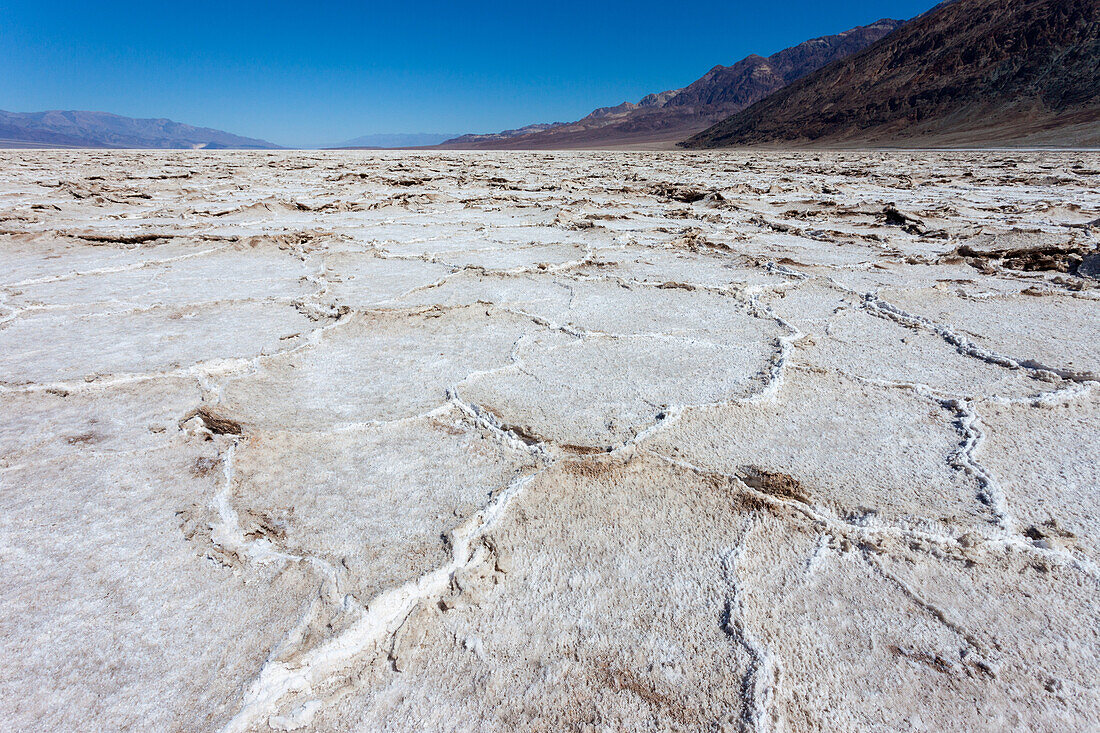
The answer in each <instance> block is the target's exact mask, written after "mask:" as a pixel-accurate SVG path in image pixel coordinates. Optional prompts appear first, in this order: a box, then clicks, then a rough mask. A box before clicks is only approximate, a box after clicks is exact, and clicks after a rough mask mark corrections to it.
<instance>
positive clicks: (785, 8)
mask: <svg viewBox="0 0 1100 733" xmlns="http://www.w3.org/2000/svg"><path fill="white" fill-rule="evenodd" d="M934 4H935V0H882V1H880V2H874V1H872V0H838V1H835V2H829V1H828V0H787V1H786V2H783V3H769V2H759V1H758V0H756V1H753V2H741V1H740V0H735V1H731V2H725V3H710V2H691V3H689V2H651V1H650V0H634V1H632V2H630V1H623V2H598V1H595V0H588V1H587V2H584V1H578V0H556V1H555V0H545V1H544V2H542V3H539V4H538V5H533V6H528V5H524V4H523V3H517V2H499V1H497V0H490V1H487V2H474V3H470V2H435V1H434V0H420V1H418V2H410V1H408V0H389V1H388V2H378V3H374V2H359V3H356V2H323V1H320V2H313V3H310V2H300V1H299V2H282V0H272V1H270V2H252V1H249V2H232V0H222V2H206V1H205V0H198V1H195V2H140V3H139V2H119V1H117V0H114V1H113V0H104V1H96V0H68V1H67V0H60V1H59V2H48V0H36V1H29V0H0V109H5V110H9V111H15V112H33V111H39V110H45V109H88V110H99V111H106V112H115V113H117V114H122V115H127V116H131V117H169V118H171V119H174V120H177V121H180V122H187V123H190V124H195V125H202V126H208V127H216V128H219V129H223V130H228V131H230V132H234V133H238V134H242V135H250V136H255V137H262V138H266V139H269V140H272V141H274V142H277V143H282V144H287V145H308V144H322V143H334V142H339V141H342V140H345V139H348V138H352V137H356V136H359V135H365V134H370V133H392V132H490V131H496V130H500V129H504V128H509V127H518V126H521V125H525V124H528V123H532V122H551V121H555V120H571V119H576V118H578V117H580V116H582V115H584V114H587V113H588V112H589V111H591V110H592V108H594V107H597V106H603V105H611V104H617V103H619V102H622V101H627V100H629V101H637V100H638V99H639V98H640V97H642V96H643V95H645V94H647V93H649V92H653V91H660V90H663V89H670V88H676V87H679V86H683V85H684V84H687V83H689V82H691V81H693V80H694V79H696V78H698V77H699V76H701V75H702V74H703V73H704V72H706V71H707V69H709V68H711V67H712V66H714V65H715V64H730V63H733V62H735V61H737V60H738V59H740V58H743V57H744V56H746V55H747V54H749V53H759V54H761V55H768V54H770V53H773V52H775V51H778V50H779V49H781V48H785V47H787V46H790V45H793V44H796V43H799V42H801V41H803V40H806V39H807V38H811V37H814V36H821V35H826V34H829V33H836V32H839V31H842V30H845V29H847V28H850V27H852V26H855V25H863V24H866V23H869V22H871V21H874V20H876V19H878V18H882V17H894V18H910V17H913V16H914V15H917V14H919V13H921V12H923V11H925V10H927V9H928V8H930V7H931V6H932V5H934Z"/></svg>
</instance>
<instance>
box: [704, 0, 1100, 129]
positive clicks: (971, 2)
mask: <svg viewBox="0 0 1100 733" xmlns="http://www.w3.org/2000/svg"><path fill="white" fill-rule="evenodd" d="M800 143H811V144H818V145H821V144H828V145H840V146H845V145H848V146H858V145H906V146H915V147H966V146H988V145H1058V146H1071V147H1077V146H1080V147H1095V146H1100V0H956V1H955V2H952V3H949V4H947V3H945V4H943V5H940V6H937V7H936V8H933V9H932V10H931V11H929V12H928V13H925V14H924V15H922V16H920V17H919V18H916V19H914V20H913V21H910V22H909V23H907V24H905V25H904V26H903V27H901V28H899V29H898V30H897V31H896V32H895V33H893V34H891V35H890V36H888V37H886V38H884V39H882V40H881V41H879V42H878V43H875V44H874V45H872V46H870V47H868V48H866V49H864V50H863V51H861V52H859V53H856V54H854V55H852V56H849V57H848V58H845V59H842V60H839V61H836V62H834V63H832V64H830V65H829V66H826V67H824V68H822V69H821V70H820V71H817V72H816V73H814V74H811V75H809V76H806V77H805V78H803V79H802V80H800V81H798V82H796V83H794V84H792V85H791V86H789V87H787V88H786V89H783V90H782V91H780V92H778V93H776V94H773V95H772V96H770V97H768V98H767V99H765V100H763V101H761V102H758V103H757V104H755V105H753V106H752V107H750V108H748V109H746V110H744V111H742V112H740V113H739V114H736V115H733V116H732V117H730V118H729V119H727V120H724V121H722V122H720V123H718V124H716V125H714V126H713V127H711V128H709V129H707V130H705V131H703V132H701V133H699V134H698V135H696V136H694V137H692V138H691V139H689V140H687V141H686V142H685V143H684V146H685V147H692V148H712V147H724V146H730V145H777V144H784V145H790V144H800Z"/></svg>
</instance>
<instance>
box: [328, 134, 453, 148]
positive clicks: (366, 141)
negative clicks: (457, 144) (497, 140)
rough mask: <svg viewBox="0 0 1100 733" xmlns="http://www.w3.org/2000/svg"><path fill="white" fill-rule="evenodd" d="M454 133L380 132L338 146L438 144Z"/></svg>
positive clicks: (389, 146) (366, 146)
mask: <svg viewBox="0 0 1100 733" xmlns="http://www.w3.org/2000/svg"><path fill="white" fill-rule="evenodd" d="M453 137H454V133H438V132H414V133H400V132H398V133H392V134H387V133H379V134H375V135H363V136H362V137H357V138H354V139H352V140H348V141H346V142H342V143H340V144H339V145H334V146H333V147H336V148H419V147H424V146H427V145H438V144H439V143H441V142H443V141H445V140H450V139H451V138H453Z"/></svg>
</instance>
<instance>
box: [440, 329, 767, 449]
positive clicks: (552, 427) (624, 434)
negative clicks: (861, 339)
mask: <svg viewBox="0 0 1100 733" xmlns="http://www.w3.org/2000/svg"><path fill="white" fill-rule="evenodd" d="M758 324H759V325H758ZM754 326H755V332H752V333H749V334H742V335H743V336H744V338H743V340H742V341H740V342H725V343H712V342H708V341H703V340H699V339H698V338H693V337H682V336H668V335H633V336H614V337H610V336H606V335H599V334H592V335H589V336H587V337H585V338H584V339H583V340H580V341H576V340H573V341H568V342H564V343H556V344H555V343H551V342H543V343H539V342H535V343H534V344H533V345H532V346H531V347H530V348H527V349H525V350H524V352H523V355H522V358H521V359H519V360H517V361H516V363H515V364H513V365H511V366H508V367H505V368H503V369H499V370H496V371H494V372H487V373H483V374H478V375H474V376H471V377H470V378H468V379H466V380H464V382H462V383H461V384H459V385H458V390H457V391H458V394H459V395H460V396H461V398H462V400H464V401H465V402H467V403H471V404H475V405H479V406H481V407H482V408H483V409H484V410H486V411H488V412H489V413H491V414H492V415H493V416H494V417H495V419H496V421H497V422H498V423H499V424H500V425H501V426H506V429H508V430H511V431H512V432H515V433H516V434H518V435H521V436H526V437H527V439H528V440H529V441H531V442H536V443H537V442H549V443H553V444H556V445H558V446H560V447H563V448H565V449H567V450H575V451H576V450H579V451H581V452H587V451H589V450H591V449H605V450H610V449H612V448H614V447H615V446H619V445H622V444H623V443H624V442H626V441H629V440H632V439H634V438H636V437H638V436H639V435H640V434H642V433H643V431H645V430H646V429H647V428H650V427H652V426H654V425H656V424H657V423H660V422H661V421H662V420H664V419H666V418H668V417H669V416H670V415H673V414H676V413H677V412H678V411H680V410H681V409H683V408H684V407H686V406H689V405H699V404H711V403H721V402H725V401H728V400H735V399H742V398H747V397H750V396H752V395H754V394H759V393H762V392H763V391H765V390H767V389H768V387H769V385H770V383H771V381H772V380H773V379H775V378H777V375H776V374H773V367H775V366H776V365H778V364H779V363H780V362H781V360H782V358H783V354H784V353H785V349H784V348H783V347H782V342H781V340H780V339H778V338H775V339H771V338H768V336H770V335H772V334H774V333H775V332H776V324H774V323H769V322H767V321H762V320H758V319H751V320H750V321H749V323H746V328H747V329H751V328H753V327H754Z"/></svg>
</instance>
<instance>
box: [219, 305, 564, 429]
mask: <svg viewBox="0 0 1100 733" xmlns="http://www.w3.org/2000/svg"><path fill="white" fill-rule="evenodd" d="M544 333H546V329H545V327H543V326H540V325H538V324H537V323H535V322H534V321H533V320H532V319H531V318H529V317H525V316H521V315H516V314H514V313H510V312H508V311H506V310H502V309H500V308H496V307H494V306H492V305H491V304H477V305H469V306H458V307H450V308H445V307H431V308H419V309H409V310H382V311H369V312H362V313H356V314H352V315H350V316H346V317H345V318H344V319H343V320H342V321H341V322H340V325H339V326H338V327H336V328H332V329H330V330H328V331H326V332H325V333H324V334H323V335H322V336H321V337H320V338H319V339H318V340H317V342H316V343H315V344H314V345H312V346H310V347H308V348H306V349H303V350H301V351H298V352H295V353H293V354H286V355H285V357H286V358H279V357H273V358H270V359H263V360H261V362H260V364H259V366H258V369H257V370H256V372H255V374H252V375H249V376H245V377H241V378H239V379H234V380H232V381H230V382H229V383H228V384H227V385H226V387H225V390H224V396H223V400H222V405H223V406H224V408H225V409H226V410H227V411H229V413H231V414H233V415H234V416H236V417H237V418H238V419H239V420H240V421H241V422H242V423H243V424H245V425H246V426H253V427H256V428H260V429H290V430H293V429H304V430H323V429H330V428H337V427H340V426H355V425H360V424H370V423H374V422H379V421H382V422H384V421H389V420H395V419H400V418H406V417H412V416H414V415H419V414H425V413H428V412H431V411H432V410H435V409H436V408H438V407H440V406H441V405H443V404H444V403H446V402H447V401H448V400H449V399H450V397H449V394H450V392H449V390H450V388H451V386H452V385H454V384H456V383H458V382H460V381H462V380H463V379H465V378H466V377H468V376H470V375H471V374H476V373H480V372H491V371H493V370H495V369H499V368H501V367H504V366H506V365H508V364H510V363H512V362H513V361H514V359H515V352H516V349H517V348H519V347H521V346H522V343H523V341H524V339H525V338H532V337H534V336H537V335H539V334H544Z"/></svg>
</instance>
